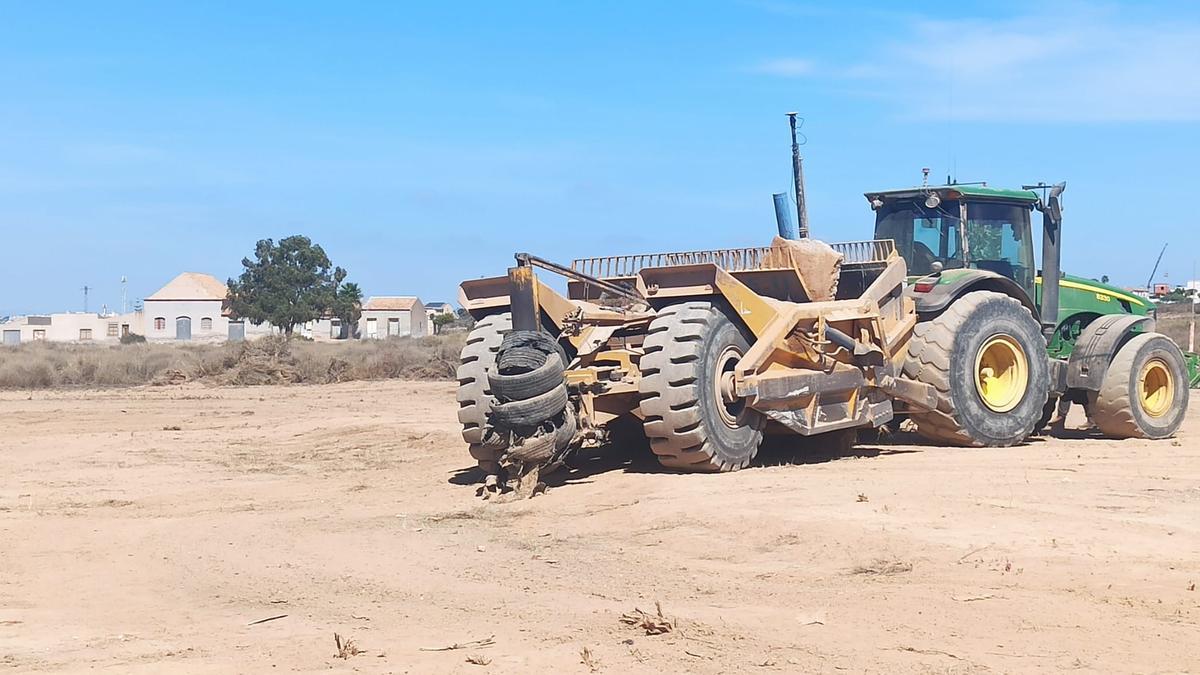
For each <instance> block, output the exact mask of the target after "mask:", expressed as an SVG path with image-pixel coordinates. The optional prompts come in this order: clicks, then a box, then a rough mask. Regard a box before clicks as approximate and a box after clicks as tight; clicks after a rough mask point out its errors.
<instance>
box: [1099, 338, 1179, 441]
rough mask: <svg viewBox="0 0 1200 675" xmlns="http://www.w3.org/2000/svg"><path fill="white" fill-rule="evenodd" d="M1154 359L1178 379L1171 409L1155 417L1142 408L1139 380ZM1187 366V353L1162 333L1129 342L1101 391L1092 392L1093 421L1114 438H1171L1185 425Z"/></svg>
mask: <svg viewBox="0 0 1200 675" xmlns="http://www.w3.org/2000/svg"><path fill="white" fill-rule="evenodd" d="M1151 359H1159V360H1161V361H1162V362H1163V363H1164V364H1165V365H1166V367H1167V370H1168V371H1169V372H1170V376H1171V377H1172V378H1174V382H1173V387H1172V388H1173V390H1174V391H1173V396H1172V399H1171V402H1170V407H1169V408H1168V409H1167V410H1166V412H1164V413H1163V414H1162V415H1161V416H1159V417H1157V418H1156V417H1152V416H1151V415H1150V414H1149V413H1147V411H1146V410H1145V408H1144V407H1143V406H1142V398H1141V396H1140V395H1139V391H1138V390H1139V386H1138V385H1139V382H1138V380H1139V378H1140V377H1141V372H1142V368H1143V367H1145V365H1146V363H1147V362H1149V361H1150V360H1151ZM1189 396H1190V392H1189V391H1188V374H1187V364H1186V362H1185V361H1184V358H1183V352H1181V351H1180V350H1179V346H1178V345H1176V344H1175V342H1174V341H1172V340H1171V338H1169V337H1167V336H1165V335H1163V334H1161V333H1144V334H1142V335H1138V336H1137V337H1134V338H1133V339H1131V340H1130V341H1129V342H1126V343H1125V345H1124V346H1122V347H1121V348H1120V349H1119V350H1118V351H1117V355H1116V356H1115V357H1113V360H1112V363H1110V364H1109V365H1108V371H1107V372H1106V373H1105V374H1104V381H1103V382H1101V383H1100V391H1092V392H1088V403H1089V404H1090V405H1091V407H1092V421H1093V422H1095V424H1096V426H1097V427H1099V429H1100V431H1101V432H1103V433H1104V435H1106V436H1111V437H1113V438H1167V437H1170V436H1173V435H1174V434H1175V432H1176V431H1178V430H1179V425H1181V424H1183V418H1184V415H1186V414H1187V407H1188V399H1189Z"/></svg>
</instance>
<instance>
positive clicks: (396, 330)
mask: <svg viewBox="0 0 1200 675" xmlns="http://www.w3.org/2000/svg"><path fill="white" fill-rule="evenodd" d="M387 330H388V337H397V336H399V335H400V318H399V317H392V318H390V319H388V329H387Z"/></svg>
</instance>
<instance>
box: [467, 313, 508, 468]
mask: <svg viewBox="0 0 1200 675" xmlns="http://www.w3.org/2000/svg"><path fill="white" fill-rule="evenodd" d="M510 330H512V314H510V313H509V312H501V313H499V314H492V315H490V316H485V317H484V318H482V319H480V320H479V321H478V323H476V324H475V327H474V328H473V329H471V332H470V333H469V334H467V344H466V345H464V346H463V349H462V354H461V356H460V358H459V366H458V373H457V377H458V421H459V422H461V423H462V426H463V429H462V437H463V440H464V441H466V442H467V443H468V444H469V445H470V446H471V456H472V457H474V458H475V459H476V460H477V461H478V462H479V467H480V468H481V469H483V470H484V471H487V472H489V473H494V472H495V471H496V470H497V469H498V468H499V465H498V463H497V460H498V459H499V457H500V455H501V454H502V453H503V452H504V444H498V443H495V442H492V443H488V442H486V441H488V440H491V439H488V438H487V435H488V431H489V429H488V419H487V418H488V413H489V412H491V409H492V403H493V402H494V398H493V396H492V392H491V390H490V389H489V386H488V377H487V375H488V371H490V370H492V369H494V368H495V364H496V353H497V352H499V351H500V343H501V342H502V341H503V340H504V334H505V333H507V332H509V331H510Z"/></svg>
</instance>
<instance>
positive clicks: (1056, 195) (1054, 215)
mask: <svg viewBox="0 0 1200 675" xmlns="http://www.w3.org/2000/svg"><path fill="white" fill-rule="evenodd" d="M1066 189H1067V184H1066V183H1059V184H1058V185H1055V186H1054V187H1052V188H1050V194H1049V195H1047V196H1046V201H1047V204H1046V209H1045V213H1046V216H1047V217H1049V218H1050V220H1052V221H1054V222H1056V223H1061V222H1062V193H1063V190H1066Z"/></svg>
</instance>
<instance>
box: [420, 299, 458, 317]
mask: <svg viewBox="0 0 1200 675" xmlns="http://www.w3.org/2000/svg"><path fill="white" fill-rule="evenodd" d="M439 315H449V316H453V315H454V307H453V306H451V305H450V303H448V302H427V303H425V316H428V317H429V320H430V321H433V317H435V316H439Z"/></svg>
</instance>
